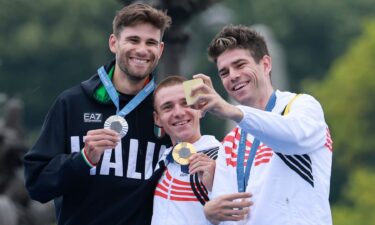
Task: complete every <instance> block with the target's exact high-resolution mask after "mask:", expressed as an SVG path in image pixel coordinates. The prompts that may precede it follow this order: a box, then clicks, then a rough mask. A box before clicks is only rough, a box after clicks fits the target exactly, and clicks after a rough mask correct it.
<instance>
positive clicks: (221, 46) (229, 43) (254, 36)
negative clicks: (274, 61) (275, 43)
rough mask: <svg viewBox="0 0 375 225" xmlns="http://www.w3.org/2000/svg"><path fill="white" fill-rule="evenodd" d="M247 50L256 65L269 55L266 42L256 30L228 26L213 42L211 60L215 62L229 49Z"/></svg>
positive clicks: (211, 44)
mask: <svg viewBox="0 0 375 225" xmlns="http://www.w3.org/2000/svg"><path fill="white" fill-rule="evenodd" d="M235 48H241V49H247V50H249V51H250V54H251V56H252V57H253V58H254V61H255V62H256V63H259V61H260V60H261V59H262V58H263V56H265V55H269V53H268V48H267V44H266V41H265V40H264V38H263V37H262V36H261V35H260V34H259V33H257V32H256V31H255V30H253V29H251V28H250V27H247V26H244V25H227V26H225V27H224V28H223V29H222V30H221V31H220V32H219V33H218V34H217V35H216V36H215V37H214V39H213V40H212V41H211V43H210V45H209V47H208V56H209V59H210V60H212V61H213V62H216V61H217V58H218V57H219V56H220V55H221V54H222V53H223V52H225V51H226V50H228V49H235Z"/></svg>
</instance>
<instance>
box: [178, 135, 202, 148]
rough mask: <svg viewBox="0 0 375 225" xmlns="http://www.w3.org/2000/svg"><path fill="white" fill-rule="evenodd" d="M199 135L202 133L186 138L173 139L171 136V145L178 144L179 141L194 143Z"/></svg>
mask: <svg viewBox="0 0 375 225" xmlns="http://www.w3.org/2000/svg"><path fill="white" fill-rule="evenodd" d="M201 137H202V135H201V134H199V135H197V136H194V137H193V138H190V139H186V140H177V139H173V138H171V141H172V144H173V145H175V144H178V143H179V142H188V143H190V144H194V143H195V142H197V141H198V140H199V139H200V138H201Z"/></svg>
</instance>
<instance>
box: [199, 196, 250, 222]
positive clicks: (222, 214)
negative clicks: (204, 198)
mask: <svg viewBox="0 0 375 225" xmlns="http://www.w3.org/2000/svg"><path fill="white" fill-rule="evenodd" d="M244 196H251V194H250V193H234V194H228V195H222V196H219V197H217V198H214V199H212V200H211V201H209V202H207V203H206V205H205V206H204V214H205V216H206V217H207V219H208V220H210V221H211V222H212V223H215V224H218V223H219V222H220V221H239V220H243V219H244V218H245V217H246V216H247V215H248V214H249V212H250V206H251V205H252V204H253V203H252V202H250V201H249V200H247V199H243V198H242V199H241V197H244ZM234 200H236V201H234ZM238 200H239V201H238Z"/></svg>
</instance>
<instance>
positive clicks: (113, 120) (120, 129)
mask: <svg viewBox="0 0 375 225" xmlns="http://www.w3.org/2000/svg"><path fill="white" fill-rule="evenodd" d="M104 128H105V129H111V130H114V131H116V132H117V133H119V134H120V136H121V138H123V137H125V135H126V134H127V133H128V122H126V120H125V119H124V117H122V116H118V115H113V116H110V117H108V119H107V120H106V121H105V122H104Z"/></svg>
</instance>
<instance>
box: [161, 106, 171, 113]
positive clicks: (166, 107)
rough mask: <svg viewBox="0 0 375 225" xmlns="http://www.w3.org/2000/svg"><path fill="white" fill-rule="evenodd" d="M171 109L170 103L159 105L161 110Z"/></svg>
mask: <svg viewBox="0 0 375 225" xmlns="http://www.w3.org/2000/svg"><path fill="white" fill-rule="evenodd" d="M171 109H172V104H164V105H162V106H161V107H160V110H161V111H163V112H168V111H170V110H171Z"/></svg>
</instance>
